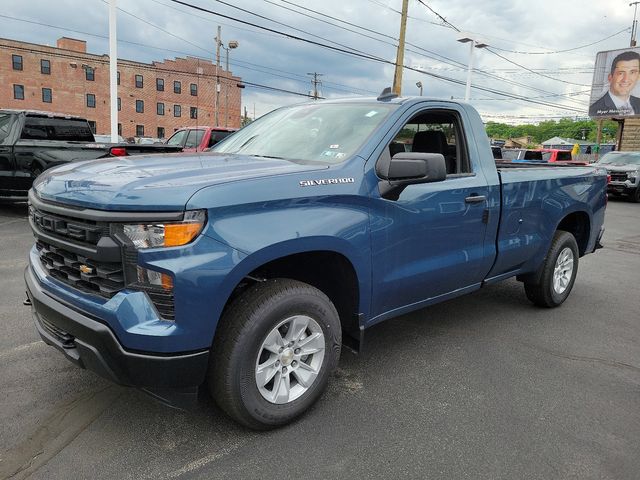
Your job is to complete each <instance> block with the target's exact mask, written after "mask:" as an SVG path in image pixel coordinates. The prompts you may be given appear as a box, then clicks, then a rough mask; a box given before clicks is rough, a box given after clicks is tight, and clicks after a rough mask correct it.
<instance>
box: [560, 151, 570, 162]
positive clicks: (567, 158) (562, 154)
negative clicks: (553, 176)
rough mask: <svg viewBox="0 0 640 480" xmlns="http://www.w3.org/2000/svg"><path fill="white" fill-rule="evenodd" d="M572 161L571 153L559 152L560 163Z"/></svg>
mask: <svg viewBox="0 0 640 480" xmlns="http://www.w3.org/2000/svg"><path fill="white" fill-rule="evenodd" d="M570 160H571V152H558V161H559V162H567V161H570Z"/></svg>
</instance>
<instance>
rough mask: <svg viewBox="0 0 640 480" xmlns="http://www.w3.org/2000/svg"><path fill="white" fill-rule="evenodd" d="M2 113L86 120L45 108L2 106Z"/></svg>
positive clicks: (0, 110)
mask: <svg viewBox="0 0 640 480" xmlns="http://www.w3.org/2000/svg"><path fill="white" fill-rule="evenodd" d="M0 113H24V114H25V115H28V116H30V117H49V118H71V119H74V120H85V119H84V118H83V117H78V116H77V115H69V114H67V113H56V112H45V111H43V110H24V109H17V108H2V109H0Z"/></svg>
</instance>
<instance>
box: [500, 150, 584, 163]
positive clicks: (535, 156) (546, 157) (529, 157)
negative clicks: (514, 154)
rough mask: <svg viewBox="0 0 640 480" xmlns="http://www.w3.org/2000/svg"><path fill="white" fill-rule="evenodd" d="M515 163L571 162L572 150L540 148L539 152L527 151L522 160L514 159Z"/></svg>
mask: <svg viewBox="0 0 640 480" xmlns="http://www.w3.org/2000/svg"><path fill="white" fill-rule="evenodd" d="M512 161H514V162H541V163H556V162H571V161H573V158H572V157H571V150H559V149H555V148H539V149H537V150H525V151H524V154H522V156H521V157H520V158H517V159H513V160H512Z"/></svg>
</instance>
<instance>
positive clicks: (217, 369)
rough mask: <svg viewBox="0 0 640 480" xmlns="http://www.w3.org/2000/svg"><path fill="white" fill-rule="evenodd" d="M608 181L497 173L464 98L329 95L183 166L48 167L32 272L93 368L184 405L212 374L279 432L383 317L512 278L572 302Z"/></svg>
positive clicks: (55, 326)
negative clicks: (407, 144) (406, 141)
mask: <svg viewBox="0 0 640 480" xmlns="http://www.w3.org/2000/svg"><path fill="white" fill-rule="evenodd" d="M407 132H415V133H414V134H413V140H412V146H411V152H407V151H403V150H404V149H403V148H397V150H399V151H397V152H392V151H391V150H392V146H394V145H397V144H398V143H402V139H403V138H406V136H407ZM394 148H395V147H394ZM606 184H607V175H606V172H604V170H603V169H602V168H598V167H591V166H584V167H573V166H563V167H555V166H552V165H526V164H521V165H515V164H504V165H500V166H498V167H497V166H496V162H495V161H494V159H493V155H492V153H491V148H490V145H489V140H488V138H487V137H486V134H484V127H483V123H482V119H481V118H480V115H479V114H478V113H477V111H476V110H475V109H474V108H473V107H471V106H470V105H468V104H465V103H457V102H454V101H437V100H426V99H424V97H418V98H395V96H394V95H392V94H386V95H382V96H381V97H379V98H378V99H353V98H351V99H348V100H346V101H340V100H330V101H329V100H327V101H319V102H311V103H307V104H301V105H294V106H289V107H284V108H281V109H278V110H276V111H274V112H272V113H270V114H268V115H265V116H263V117H261V118H260V119H258V120H256V121H255V122H253V123H251V124H250V125H248V126H246V127H244V128H243V129H242V130H241V131H239V132H237V133H235V134H234V135H233V136H232V137H230V138H228V139H227V140H225V141H224V142H222V143H220V144H219V145H217V146H216V147H214V148H213V152H211V153H205V154H193V155H191V156H189V155H183V156H182V158H181V159H180V162H176V159H175V156H165V157H163V156H155V157H153V158H151V157H147V158H141V159H139V160H138V161H136V162H128V163H123V162H117V161H109V160H107V161H88V162H82V163H78V164H70V165H63V166H61V167H58V168H55V169H52V170H49V171H47V172H45V173H44V174H43V175H41V176H40V177H38V179H37V180H36V182H35V183H34V186H33V188H32V190H31V192H30V194H29V199H30V211H29V212H30V213H29V215H30V219H31V225H32V229H33V234H34V236H35V238H36V242H35V245H34V246H33V248H32V249H31V251H30V253H29V266H28V267H27V269H26V270H25V281H26V285H27V291H28V296H29V298H30V299H31V302H32V304H33V307H32V308H33V315H34V319H35V324H36V327H37V329H38V331H39V333H40V336H41V337H42V338H43V339H44V341H45V342H46V343H48V344H50V345H53V346H54V347H56V348H57V349H58V350H60V351H61V352H62V353H63V354H64V355H65V356H66V357H67V358H68V359H69V360H71V361H72V362H74V363H75V364H76V365H78V366H80V367H84V368H88V369H91V370H93V371H95V372H97V373H99V374H100V375H103V376H104V377H106V378H109V379H111V380H112V381H115V382H118V383H121V384H124V385H130V386H136V387H139V388H142V389H143V390H144V391H146V392H148V393H152V394H153V395H154V396H155V397H156V398H162V399H163V400H164V401H167V402H172V403H174V404H175V403H176V402H178V401H184V400H186V399H188V398H191V399H194V398H195V397H196V395H197V392H198V389H199V388H200V387H201V386H202V385H207V388H208V389H209V390H210V392H211V394H212V395H213V398H214V399H215V401H216V402H217V403H218V405H220V407H221V408H222V409H223V410H224V411H225V412H226V413H227V414H228V415H229V416H230V417H232V418H234V419H235V420H236V421H238V422H240V423H242V424H243V425H246V426H248V427H251V428H256V429H266V428H272V427H275V426H278V425H283V424H286V423H288V422H290V421H292V420H293V419H294V418H296V417H297V416H299V415H301V414H302V413H303V412H304V411H305V410H307V409H308V408H309V407H310V406H311V405H312V404H313V403H314V402H315V401H316V400H317V399H318V398H319V396H320V395H321V394H322V392H323V391H324V390H325V388H326V386H327V382H328V381H329V378H330V374H331V371H332V370H333V369H334V368H335V367H336V366H337V364H338V360H339V357H340V351H341V346H342V344H344V345H347V346H349V347H350V348H353V349H356V350H357V349H360V348H361V347H362V345H363V343H362V342H363V338H364V332H365V329H367V328H369V327H371V326H373V325H375V324H377V323H379V322H382V321H383V320H387V319H390V318H393V317H396V316H398V315H402V314H404V313H407V312H410V311H413V310H416V309H419V308H423V307H426V306H428V305H431V304H434V303H438V302H442V301H444V300H449V299H452V298H454V297H457V296H460V295H463V294H466V293H470V292H473V291H476V290H478V289H480V288H481V287H482V286H484V285H489V284H492V283H495V282H498V281H501V280H504V279H507V278H512V277H515V278H517V279H518V280H519V281H521V282H523V283H524V290H525V292H526V295H527V297H528V298H529V299H530V300H531V301H532V302H533V303H534V304H536V305H539V306H542V307H558V306H559V305H561V304H562V303H563V302H564V301H565V300H566V298H567V297H568V295H569V293H570V292H571V289H572V287H573V285H574V282H575V281H576V275H577V271H578V263H579V258H580V257H582V256H583V255H586V254H589V253H592V252H594V251H595V250H596V249H597V248H599V246H600V239H601V237H602V234H603V231H604V227H603V222H604V214H605V207H606V202H607V196H606V188H607V186H606ZM397 328H401V325H398V327H397ZM205 380H206V382H205ZM452 381H455V379H452Z"/></svg>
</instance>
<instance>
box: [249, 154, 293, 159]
mask: <svg viewBox="0 0 640 480" xmlns="http://www.w3.org/2000/svg"><path fill="white" fill-rule="evenodd" d="M251 156H252V157H260V158H275V159H276V160H289V159H288V158H285V157H275V156H273V155H256V154H251Z"/></svg>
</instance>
